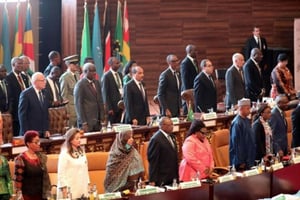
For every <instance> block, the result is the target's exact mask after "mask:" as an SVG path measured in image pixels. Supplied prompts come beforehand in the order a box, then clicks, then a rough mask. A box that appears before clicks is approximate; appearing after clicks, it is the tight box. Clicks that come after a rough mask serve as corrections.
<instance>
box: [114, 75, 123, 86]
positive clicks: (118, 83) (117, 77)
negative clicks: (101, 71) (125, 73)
mask: <svg viewBox="0 0 300 200" xmlns="http://www.w3.org/2000/svg"><path fill="white" fill-rule="evenodd" d="M115 77H116V82H117V86H118V88H119V89H120V88H121V87H122V83H121V81H120V77H119V74H118V72H116V73H115Z"/></svg>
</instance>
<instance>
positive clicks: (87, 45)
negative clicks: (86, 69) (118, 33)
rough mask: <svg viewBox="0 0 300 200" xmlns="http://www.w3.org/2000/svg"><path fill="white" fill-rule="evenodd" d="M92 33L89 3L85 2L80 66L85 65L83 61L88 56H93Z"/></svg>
mask: <svg viewBox="0 0 300 200" xmlns="http://www.w3.org/2000/svg"><path fill="white" fill-rule="evenodd" d="M90 37H91V35H90V23H89V13H88V8H87V3H86V2H85V3H84V21H83V29H82V35H81V52H80V66H82V65H83V61H84V59H85V58H86V57H91V56H92V53H91V38H90Z"/></svg>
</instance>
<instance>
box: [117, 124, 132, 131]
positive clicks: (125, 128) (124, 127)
mask: <svg viewBox="0 0 300 200" xmlns="http://www.w3.org/2000/svg"><path fill="white" fill-rule="evenodd" d="M113 129H114V131H116V132H122V131H128V130H132V128H131V125H130V124H122V125H119V126H114V127H113Z"/></svg>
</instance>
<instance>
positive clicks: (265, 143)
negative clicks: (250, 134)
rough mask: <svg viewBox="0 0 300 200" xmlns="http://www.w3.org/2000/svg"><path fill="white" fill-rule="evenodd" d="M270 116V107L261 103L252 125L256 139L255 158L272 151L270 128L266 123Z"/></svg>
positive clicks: (259, 158) (258, 158)
mask: <svg viewBox="0 0 300 200" xmlns="http://www.w3.org/2000/svg"><path fill="white" fill-rule="evenodd" d="M270 118H271V107H270V106H268V104H261V106H260V107H259V108H258V111H257V115H256V117H255V118H254V122H253V125H252V128H253V131H254V133H255V140H256V157H255V159H256V160H261V159H262V158H264V157H265V156H267V155H270V154H272V153H273V142H272V129H271V127H270V125H269V123H268V121H269V119H270Z"/></svg>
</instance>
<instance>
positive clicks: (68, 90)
mask: <svg viewBox="0 0 300 200" xmlns="http://www.w3.org/2000/svg"><path fill="white" fill-rule="evenodd" d="M64 61H65V63H66V65H67V67H68V69H67V71H66V72H65V73H63V74H62V75H61V77H60V79H59V83H60V91H61V96H62V98H63V100H64V101H69V103H68V104H67V105H66V108H67V112H68V117H69V123H68V126H69V128H71V127H77V117H76V112H75V105H74V95H73V93H74V91H73V90H74V87H75V84H76V82H77V80H79V74H78V61H79V58H78V55H72V56H68V57H66V58H64Z"/></svg>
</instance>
